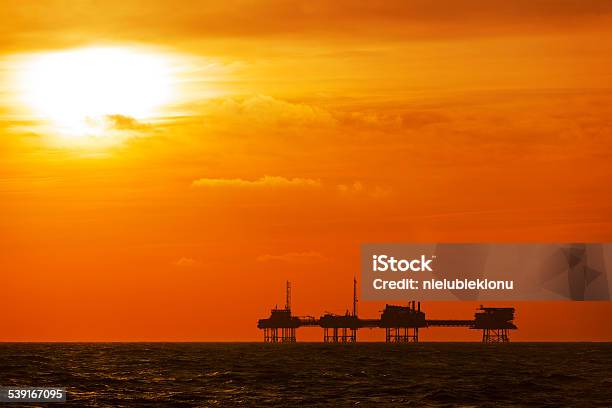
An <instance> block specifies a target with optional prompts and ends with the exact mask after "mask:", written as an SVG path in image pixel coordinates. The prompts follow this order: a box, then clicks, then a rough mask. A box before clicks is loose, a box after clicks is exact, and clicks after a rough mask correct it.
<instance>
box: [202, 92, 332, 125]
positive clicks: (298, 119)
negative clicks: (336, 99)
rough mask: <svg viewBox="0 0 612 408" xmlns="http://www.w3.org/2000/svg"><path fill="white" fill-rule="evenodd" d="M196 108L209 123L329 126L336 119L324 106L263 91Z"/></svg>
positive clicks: (210, 100) (222, 99)
mask: <svg viewBox="0 0 612 408" xmlns="http://www.w3.org/2000/svg"><path fill="white" fill-rule="evenodd" d="M195 108H196V109H197V110H198V111H200V112H202V116H203V119H204V122H205V123H206V124H215V123H226V124H233V123H245V124H248V126H249V127H253V126H284V127H286V126H290V127H296V126H314V125H322V126H325V125H333V124H334V123H335V122H336V120H335V119H334V117H333V116H332V114H331V113H330V112H329V111H327V110H325V109H323V108H320V107H317V106H314V105H309V104H305V103H294V102H289V101H285V100H282V99H277V98H273V97H271V96H268V95H261V94H257V95H243V96H224V97H220V98H213V99H209V100H207V101H205V102H204V103H200V104H198V105H197V106H195Z"/></svg>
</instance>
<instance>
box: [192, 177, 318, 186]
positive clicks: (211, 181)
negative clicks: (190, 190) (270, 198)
mask: <svg viewBox="0 0 612 408" xmlns="http://www.w3.org/2000/svg"><path fill="white" fill-rule="evenodd" d="M192 185H193V186H194V187H246V188H274V187H281V188H282V187H320V186H321V183H320V182H319V181H318V180H314V179H308V178H286V177H280V176H263V177H261V178H259V179H256V180H245V179H241V178H201V179H198V180H194V181H193V182H192Z"/></svg>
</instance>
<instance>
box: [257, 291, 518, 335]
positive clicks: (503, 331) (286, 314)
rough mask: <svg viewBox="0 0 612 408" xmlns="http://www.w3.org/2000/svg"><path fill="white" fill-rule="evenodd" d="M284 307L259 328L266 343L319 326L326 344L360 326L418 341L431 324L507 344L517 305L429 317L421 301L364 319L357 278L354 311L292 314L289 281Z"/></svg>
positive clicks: (273, 311) (383, 311)
mask: <svg viewBox="0 0 612 408" xmlns="http://www.w3.org/2000/svg"><path fill="white" fill-rule="evenodd" d="M285 296H286V301H285V307H284V308H278V307H275V308H274V309H272V311H271V313H270V317H268V318H267V319H260V320H259V321H258V323H257V327H258V328H259V329H262V330H263V335H264V342H266V343H295V342H296V331H297V329H298V328H300V327H308V326H311V327H312V326H318V327H321V328H322V329H323V341H324V342H325V343H356V342H357V331H358V330H359V329H364V328H368V329H378V328H380V329H385V341H386V342H387V343H418V341H419V329H426V328H428V327H436V326H437V327H465V328H468V329H473V330H482V342H483V343H507V342H509V341H510V335H509V331H510V330H516V329H517V327H516V326H515V325H514V322H513V321H514V308H511V307H483V306H480V308H479V309H477V310H476V313H475V314H474V319H471V320H428V319H426V318H425V312H423V311H421V302H415V301H412V302H408V304H407V305H406V306H399V305H385V308H384V310H382V312H381V315H380V318H378V319H362V318H360V317H358V315H357V280H356V279H353V310H352V311H351V312H350V311H348V310H347V312H346V314H344V315H337V314H333V313H326V314H324V315H323V316H321V317H319V318H318V319H317V318H315V317H313V316H293V314H292V313H291V282H289V281H287V286H286V295H285Z"/></svg>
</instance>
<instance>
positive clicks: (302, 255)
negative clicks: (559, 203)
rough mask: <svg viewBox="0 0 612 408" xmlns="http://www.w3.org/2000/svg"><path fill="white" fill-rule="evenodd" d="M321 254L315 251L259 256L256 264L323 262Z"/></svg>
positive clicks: (323, 258)
mask: <svg viewBox="0 0 612 408" xmlns="http://www.w3.org/2000/svg"><path fill="white" fill-rule="evenodd" d="M326 259H327V258H325V257H324V256H323V255H322V254H320V253H319V252H315V251H308V252H289V253H286V254H282V255H270V254H265V255H260V256H258V257H257V261H258V262H286V263H292V264H310V263H316V262H322V261H325V260H326Z"/></svg>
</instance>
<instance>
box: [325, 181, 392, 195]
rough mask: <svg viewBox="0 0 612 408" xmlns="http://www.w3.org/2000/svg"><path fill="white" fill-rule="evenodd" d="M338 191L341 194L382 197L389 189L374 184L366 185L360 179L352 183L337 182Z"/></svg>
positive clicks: (387, 193)
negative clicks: (371, 185)
mask: <svg viewBox="0 0 612 408" xmlns="http://www.w3.org/2000/svg"><path fill="white" fill-rule="evenodd" d="M337 187H338V191H339V192H340V193H341V194H346V195H349V194H366V195H368V196H370V197H372V198H382V197H386V196H388V195H389V194H391V189H390V188H388V187H381V186H374V187H366V186H364V185H363V183H361V182H360V181H355V182H353V183H352V184H339V185H338V186H337Z"/></svg>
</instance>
